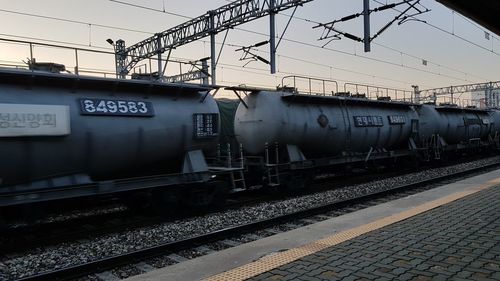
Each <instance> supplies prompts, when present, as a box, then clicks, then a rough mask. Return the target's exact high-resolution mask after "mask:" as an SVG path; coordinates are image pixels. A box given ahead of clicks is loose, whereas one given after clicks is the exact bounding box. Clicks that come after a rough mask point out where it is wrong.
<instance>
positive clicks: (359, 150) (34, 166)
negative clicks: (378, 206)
mask: <svg viewBox="0 0 500 281" xmlns="http://www.w3.org/2000/svg"><path fill="white" fill-rule="evenodd" d="M226 90H227V91H234V92H235V93H236V95H237V97H238V98H239V99H238V100H225V99H215V98H214V96H213V95H212V94H211V93H212V92H213V91H214V87H209V86H202V85H191V84H173V83H159V82H153V81H143V80H125V79H111V78H97V77H90V76H89V77H85V76H79V75H73V74H66V73H49V72H46V71H40V70H36V71H35V70H34V69H31V70H18V69H1V70H0V155H1V157H0V210H5V209H6V208H11V207H12V206H20V205H27V204H33V203H41V202H60V201H61V200H65V199H69V198H82V197H90V196H96V195H105V194H114V195H117V196H123V197H127V198H129V199H130V198H132V200H134V198H136V199H137V200H139V199H138V198H144V197H139V196H137V195H138V194H142V195H147V198H149V199H150V200H153V201H155V202H157V204H160V205H162V204H163V205H171V204H176V203H177V202H181V201H182V202H185V203H186V202H187V203H188V204H192V205H205V204H211V203H213V202H217V201H218V200H222V198H224V197H225V196H226V195H227V194H230V193H235V192H239V191H245V190H249V189H256V188H268V187H276V186H285V187H290V188H293V187H302V186H304V185H305V183H306V182H307V180H310V179H314V177H316V176H317V175H318V174H320V173H328V172H332V171H337V170H339V169H347V168H352V167H356V166H367V165H371V164H373V163H375V164H377V163H378V164H382V163H387V162H390V163H394V162H397V161H398V160H399V159H415V160H418V161H428V160H432V159H439V158H441V157H444V156H446V155H453V154H458V152H461V151H463V152H467V151H475V150H490V151H492V150H494V149H496V148H497V147H498V142H499V132H500V112H499V111H496V110H492V109H478V108H463V107H458V106H456V105H453V104H445V105H436V104H423V103H415V102H411V101H391V100H389V99H388V98H382V99H378V100H372V99H367V98H366V97H363V96H362V95H351V94H350V93H331V94H329V95H315V94H310V93H308V94H304V93H300V92H298V91H297V89H295V88H281V89H277V90H265V89H257V88H248V87H228V88H226ZM141 200H142V199H141Z"/></svg>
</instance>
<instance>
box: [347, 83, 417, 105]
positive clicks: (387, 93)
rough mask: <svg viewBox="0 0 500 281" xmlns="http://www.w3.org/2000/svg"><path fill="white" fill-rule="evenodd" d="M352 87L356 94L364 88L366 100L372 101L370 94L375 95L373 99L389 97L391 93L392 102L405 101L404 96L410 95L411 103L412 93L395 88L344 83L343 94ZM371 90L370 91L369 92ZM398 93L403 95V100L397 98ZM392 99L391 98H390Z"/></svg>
mask: <svg viewBox="0 0 500 281" xmlns="http://www.w3.org/2000/svg"><path fill="white" fill-rule="evenodd" d="M349 86H351V87H354V89H355V91H356V94H358V93H359V91H360V88H361V90H362V91H363V90H364V89H365V88H366V92H365V93H366V97H367V98H368V99H373V95H372V93H375V98H379V97H391V93H393V94H394V100H395V101H403V102H406V101H407V99H408V98H407V97H406V95H407V94H409V95H410V99H409V101H410V102H411V101H413V92H412V91H406V90H401V89H395V88H387V87H379V86H370V85H365V84H357V83H344V92H346V93H347V92H349V91H348V87H349ZM370 90H372V91H370ZM379 93H382V95H379ZM398 93H402V94H403V98H398ZM391 99H392V97H391Z"/></svg>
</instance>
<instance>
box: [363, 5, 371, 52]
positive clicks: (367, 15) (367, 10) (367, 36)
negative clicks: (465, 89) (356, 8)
mask: <svg viewBox="0 0 500 281" xmlns="http://www.w3.org/2000/svg"><path fill="white" fill-rule="evenodd" d="M363 9H364V10H363V17H364V23H365V36H364V38H363V42H364V43H365V52H369V51H370V0H363Z"/></svg>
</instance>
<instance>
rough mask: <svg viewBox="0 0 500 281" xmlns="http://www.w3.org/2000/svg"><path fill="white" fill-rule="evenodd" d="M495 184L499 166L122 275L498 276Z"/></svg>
mask: <svg viewBox="0 0 500 281" xmlns="http://www.w3.org/2000/svg"><path fill="white" fill-rule="evenodd" d="M499 184H500V170H496V171H493V172H489V173H487V174H484V175H481V176H476V177H472V178H469V179H467V180H463V181H460V182H456V183H453V184H448V185H444V186H442V187H439V188H435V189H433V190H429V191H426V192H422V193H419V194H415V195H412V196H408V197H406V198H402V199H398V200H394V201H391V202H387V203H384V204H381V205H377V206H373V207H370V208H367V209H363V210H359V211H356V212H353V213H350V214H346V215H343V216H339V217H336V218H333V219H329V220H326V221H323V222H319V223H315V224H312V225H309V226H306V227H303V228H300V229H296V230H292V231H289V232H286V233H281V234H278V235H274V236H270V237H267V238H264V239H261V240H258V241H254V242H251V243H247V244H244V245H241V246H237V247H233V248H229V249H226V250H223V251H220V252H217V253H214V254H210V255H206V256H203V257H199V258H196V259H193V260H189V261H186V262H182V263H179V264H176V265H173V266H169V267H166V268H163V269H159V270H155V271H151V272H148V273H146V274H143V275H138V276H134V277H132V278H129V279H127V280H202V279H208V280H246V279H249V278H251V279H252V280H358V279H360V280H373V279H377V280H390V279H398V280H403V279H405V280H412V279H413V280H448V279H454V280H470V279H471V278H473V279H477V280H500V262H499V261H500V186H499ZM450 202H451V203H450ZM440 206H442V207H440Z"/></svg>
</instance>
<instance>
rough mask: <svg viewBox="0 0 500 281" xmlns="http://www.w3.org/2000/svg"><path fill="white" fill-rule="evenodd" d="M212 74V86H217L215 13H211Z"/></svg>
mask: <svg viewBox="0 0 500 281" xmlns="http://www.w3.org/2000/svg"><path fill="white" fill-rule="evenodd" d="M208 13H209V14H210V30H211V32H210V74H211V75H212V85H217V78H216V77H217V76H216V72H217V65H216V63H217V62H216V57H215V33H216V32H215V12H214V11H210V12H208Z"/></svg>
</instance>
